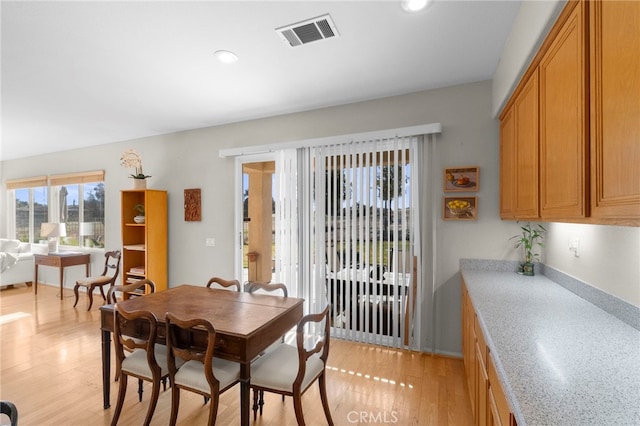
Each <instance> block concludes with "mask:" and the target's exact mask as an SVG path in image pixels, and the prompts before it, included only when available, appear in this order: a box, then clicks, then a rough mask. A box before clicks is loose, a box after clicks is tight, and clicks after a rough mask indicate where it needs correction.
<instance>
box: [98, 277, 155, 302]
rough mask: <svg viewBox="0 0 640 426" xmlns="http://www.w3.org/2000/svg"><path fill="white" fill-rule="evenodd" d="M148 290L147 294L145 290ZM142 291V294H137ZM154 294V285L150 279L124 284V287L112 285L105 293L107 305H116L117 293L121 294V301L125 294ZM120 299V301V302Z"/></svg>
mask: <svg viewBox="0 0 640 426" xmlns="http://www.w3.org/2000/svg"><path fill="white" fill-rule="evenodd" d="M146 288H148V292H147V290H146ZM139 289H143V291H142V292H138V291H137V290H139ZM155 292H156V284H155V283H154V282H153V281H151V280H150V279H146V278H145V279H144V280H138V281H136V282H134V283H130V284H124V285H114V286H112V287H109V291H107V303H118V297H117V296H116V294H117V293H120V294H122V295H123V296H122V299H124V295H125V294H129V295H132V294H136V295H137V294H141V295H142V294H150V293H155ZM122 299H121V300H122Z"/></svg>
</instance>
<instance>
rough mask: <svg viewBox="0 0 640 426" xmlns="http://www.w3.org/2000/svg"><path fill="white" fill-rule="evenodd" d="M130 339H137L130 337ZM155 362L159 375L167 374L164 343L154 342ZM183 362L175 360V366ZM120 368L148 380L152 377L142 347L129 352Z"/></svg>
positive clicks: (145, 353)
mask: <svg viewBox="0 0 640 426" xmlns="http://www.w3.org/2000/svg"><path fill="white" fill-rule="evenodd" d="M132 340H139V339H136V338H132ZM155 351H156V362H157V363H158V365H159V366H160V370H161V373H160V374H161V375H162V376H164V375H165V374H169V368H168V367H167V347H166V346H165V345H160V344H158V343H156V344H155ZM183 363H184V361H182V360H181V359H177V360H176V366H177V367H178V368H180V366H181V365H182V364H183ZM122 370H124V371H126V372H128V373H132V374H136V375H138V376H142V377H146V378H148V379H149V380H151V379H152V377H153V376H152V375H151V369H150V368H149V364H148V363H147V352H146V351H144V350H143V349H136V350H135V351H133V352H131V354H130V355H128V356H127V357H126V358H125V359H124V361H122Z"/></svg>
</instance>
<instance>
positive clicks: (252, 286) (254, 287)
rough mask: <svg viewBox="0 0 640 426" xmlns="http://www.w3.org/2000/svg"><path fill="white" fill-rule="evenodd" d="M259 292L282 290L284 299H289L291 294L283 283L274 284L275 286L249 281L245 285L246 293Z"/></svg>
mask: <svg viewBox="0 0 640 426" xmlns="http://www.w3.org/2000/svg"><path fill="white" fill-rule="evenodd" d="M258 290H264V291H269V292H271V291H277V290H280V291H282V295H283V296H284V297H289V292H288V290H287V286H286V285H284V284H282V283H273V284H269V283H265V282H259V281H249V282H248V283H247V284H246V285H245V291H247V292H249V293H254V292H256V291H258Z"/></svg>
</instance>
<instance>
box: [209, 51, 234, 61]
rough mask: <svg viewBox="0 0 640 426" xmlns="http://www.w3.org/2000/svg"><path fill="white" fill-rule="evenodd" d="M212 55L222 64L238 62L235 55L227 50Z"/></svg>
mask: <svg viewBox="0 0 640 426" xmlns="http://www.w3.org/2000/svg"><path fill="white" fill-rule="evenodd" d="M214 55H215V56H216V58H218V60H219V61H220V62H222V63H223V64H232V63H234V62H236V61H237V60H238V57H237V56H236V54H235V53H233V52H229V51H228V50H218V51H217V52H215V53H214Z"/></svg>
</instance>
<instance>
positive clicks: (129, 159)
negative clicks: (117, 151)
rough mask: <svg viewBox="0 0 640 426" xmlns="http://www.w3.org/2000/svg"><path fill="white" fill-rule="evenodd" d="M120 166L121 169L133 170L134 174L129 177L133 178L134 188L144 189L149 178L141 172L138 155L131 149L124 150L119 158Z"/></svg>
mask: <svg viewBox="0 0 640 426" xmlns="http://www.w3.org/2000/svg"><path fill="white" fill-rule="evenodd" d="M120 165H121V166H122V167H131V168H133V169H134V170H135V173H132V174H130V175H129V177H130V178H133V187H134V188H146V186H147V185H146V179H147V178H150V177H151V176H150V175H145V174H144V172H143V171H142V158H141V157H140V154H138V153H137V152H135V151H134V150H133V149H128V150H126V151H125V152H123V153H122V156H121V157H120Z"/></svg>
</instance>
